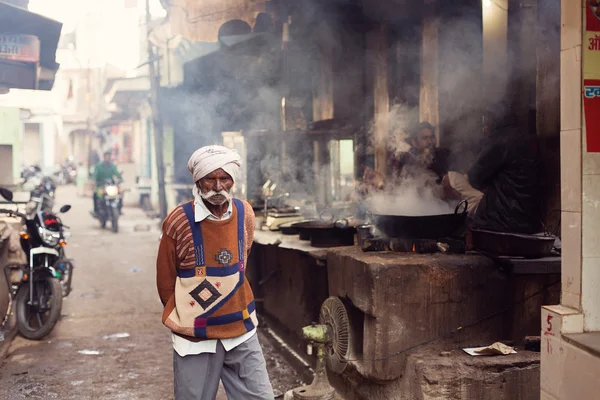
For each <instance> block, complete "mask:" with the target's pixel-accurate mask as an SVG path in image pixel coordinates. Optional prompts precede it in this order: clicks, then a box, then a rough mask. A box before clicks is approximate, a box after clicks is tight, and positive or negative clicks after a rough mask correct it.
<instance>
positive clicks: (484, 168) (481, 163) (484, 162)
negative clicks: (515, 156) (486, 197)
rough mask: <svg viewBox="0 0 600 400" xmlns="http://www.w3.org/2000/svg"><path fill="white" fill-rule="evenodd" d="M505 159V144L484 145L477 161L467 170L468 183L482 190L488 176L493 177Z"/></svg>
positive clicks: (488, 178) (486, 183)
mask: <svg viewBox="0 0 600 400" xmlns="http://www.w3.org/2000/svg"><path fill="white" fill-rule="evenodd" d="M505 161H506V145H505V144H504V143H501V142H500V143H496V144H494V145H492V146H489V147H486V148H484V149H483V151H482V152H481V153H480V154H479V157H477V161H475V164H473V166H472V167H471V169H470V170H469V173H468V176H469V183H470V184H471V186H473V187H474V188H475V189H477V190H483V189H484V188H485V187H486V186H487V185H488V184H489V182H488V181H489V180H490V178H492V177H494V175H496V173H498V171H499V170H500V168H501V167H502V165H503V164H504V162H505Z"/></svg>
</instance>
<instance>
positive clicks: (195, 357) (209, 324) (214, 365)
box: [156, 146, 273, 400]
mask: <svg viewBox="0 0 600 400" xmlns="http://www.w3.org/2000/svg"><path fill="white" fill-rule="evenodd" d="M240 166H241V162H240V156H239V154H238V153H237V152H235V151H234V150H229V149H227V148H225V147H222V146H207V147H202V148H201V149H199V150H197V151H196V152H195V153H194V154H192V157H191V158H190V160H189V162H188V169H189V170H190V172H191V173H192V176H193V178H194V182H195V183H196V186H195V188H194V201H193V202H189V203H186V204H183V205H181V206H179V207H177V208H176V209H175V210H174V211H173V212H172V213H171V214H170V215H169V216H168V217H167V218H166V219H165V221H164V223H163V229H162V231H163V235H162V239H161V242H160V248H159V251H158V258H157V266H156V269H157V286H158V293H159V295H160V299H161V301H162V303H163V305H164V311H163V315H162V321H163V323H164V324H165V326H167V327H168V328H169V329H170V330H171V331H172V340H173V348H174V352H173V369H174V381H175V399H176V400H214V399H215V398H216V395H217V389H218V387H219V380H222V382H223V386H224V387H225V391H226V392H227V397H228V398H229V399H231V400H267V399H268V400H272V399H273V389H272V388H271V383H270V382H269V376H268V374H267V368H266V363H265V359H264V356H263V354H262V350H261V347H260V344H259V342H258V338H257V335H256V326H257V325H258V322H257V318H256V311H255V305H254V296H253V294H252V289H251V288H250V285H249V284H248V281H247V280H246V277H245V267H246V264H245V261H246V258H247V257H248V254H249V252H250V247H251V245H252V240H253V238H254V223H255V218H254V212H253V211H252V207H251V206H250V205H249V204H248V203H246V202H243V201H240V200H237V199H234V198H232V196H231V188H232V186H233V184H234V180H235V178H236V175H237V172H238V171H239V168H240Z"/></svg>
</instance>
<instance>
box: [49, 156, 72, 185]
mask: <svg viewBox="0 0 600 400" xmlns="http://www.w3.org/2000/svg"><path fill="white" fill-rule="evenodd" d="M54 177H55V179H56V181H57V182H58V184H59V185H70V184H74V183H76V182H77V166H76V165H75V164H74V163H73V162H72V161H70V160H67V161H66V162H65V164H63V165H57V167H56V171H55V172H54Z"/></svg>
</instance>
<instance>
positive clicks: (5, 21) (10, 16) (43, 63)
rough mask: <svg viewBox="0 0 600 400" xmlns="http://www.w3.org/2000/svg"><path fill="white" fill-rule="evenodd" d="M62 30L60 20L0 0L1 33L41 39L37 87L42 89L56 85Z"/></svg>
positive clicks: (48, 88)
mask: <svg viewBox="0 0 600 400" xmlns="http://www.w3.org/2000/svg"><path fill="white" fill-rule="evenodd" d="M61 30H62V23H60V22H58V21H54V20H52V19H49V18H46V17H43V16H41V15H39V14H35V13H32V12H29V11H27V10H25V9H23V8H19V7H15V6H12V5H10V4H6V3H4V2H2V1H0V34H13V35H32V36H36V37H37V38H38V39H39V41H40V57H39V65H40V73H39V77H38V80H39V82H38V87H37V88H38V89H40V90H50V89H52V86H53V85H54V78H55V75H56V71H57V70H58V67H59V65H58V64H57V63H56V48H57V46H58V40H59V39H60V32H61ZM5 62H11V61H5ZM11 63H14V62H11ZM18 64H22V63H18V62H16V63H15V65H17V66H18ZM30 89H34V88H30Z"/></svg>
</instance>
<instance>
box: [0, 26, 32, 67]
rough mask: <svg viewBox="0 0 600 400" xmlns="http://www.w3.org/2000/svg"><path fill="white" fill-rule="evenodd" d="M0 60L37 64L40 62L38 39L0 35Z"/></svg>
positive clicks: (27, 36) (29, 36)
mask: <svg viewBox="0 0 600 400" xmlns="http://www.w3.org/2000/svg"><path fill="white" fill-rule="evenodd" d="M0 58H2V59H5V60H11V61H21V62H31V63H37V62H38V61H39V60H40V39H38V38H37V36H33V35H12V34H4V33H0Z"/></svg>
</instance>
